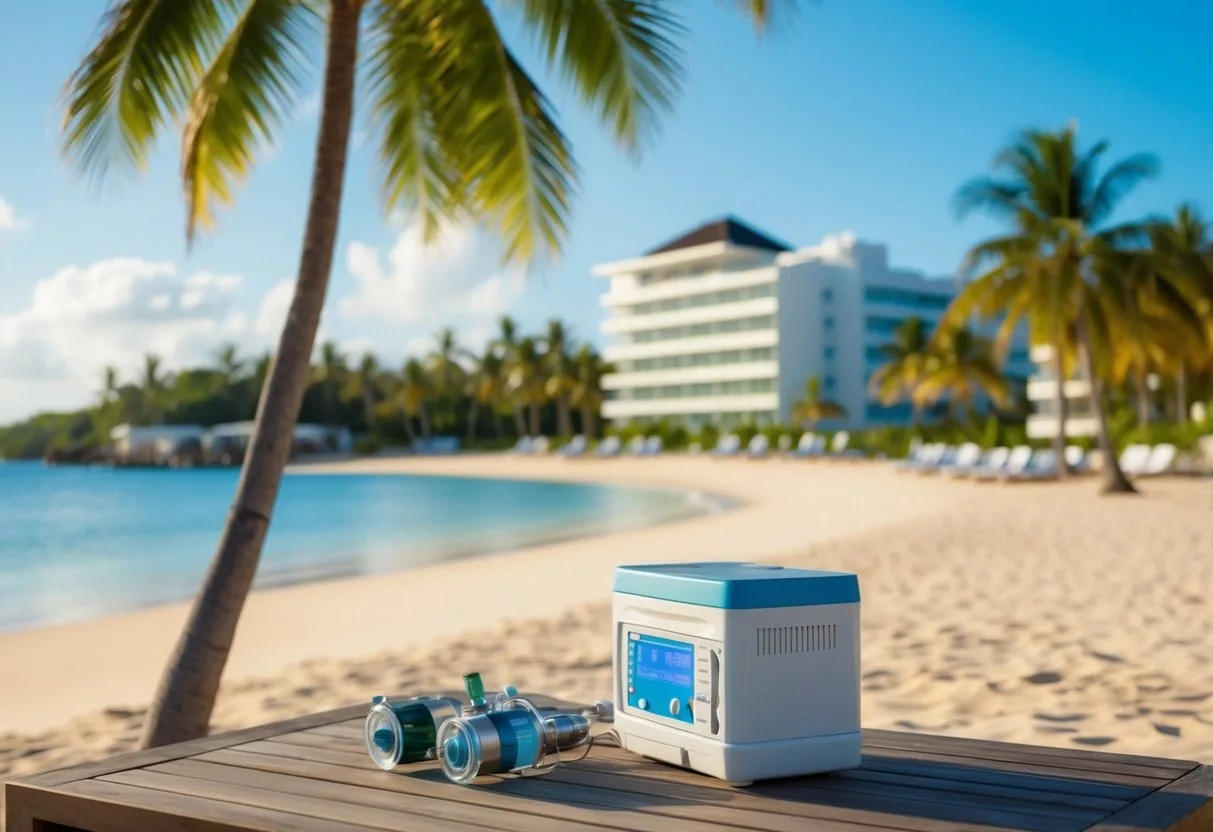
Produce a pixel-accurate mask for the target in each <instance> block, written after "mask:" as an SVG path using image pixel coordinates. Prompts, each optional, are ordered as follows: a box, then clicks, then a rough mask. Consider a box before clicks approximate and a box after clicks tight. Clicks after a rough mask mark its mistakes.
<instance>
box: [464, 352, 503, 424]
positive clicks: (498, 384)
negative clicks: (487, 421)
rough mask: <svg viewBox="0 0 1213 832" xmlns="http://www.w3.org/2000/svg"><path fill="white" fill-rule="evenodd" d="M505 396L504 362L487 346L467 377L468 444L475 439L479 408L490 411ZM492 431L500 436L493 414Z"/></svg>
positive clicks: (496, 420) (495, 416)
mask: <svg viewBox="0 0 1213 832" xmlns="http://www.w3.org/2000/svg"><path fill="white" fill-rule="evenodd" d="M504 394H505V361H504V359H502V357H501V355H500V354H499V353H498V351H497V350H495V349H493V347H492V346H491V345H490V346H487V347H485V349H484V352H483V353H481V355H480V357H479V358H477V359H476V362H475V363H474V364H473V365H472V369H471V372H470V373H468V377H467V395H468V399H470V404H469V405H468V442H472V441H474V440H475V438H476V416H477V413H478V410H479V408H480V407H489V408H490V409H491V408H492V407H493V405H495V404H496V403H497V402H498V401H500V400H501V398H502V396H503V395H504ZM493 429H494V430H495V431H496V433H497V436H501V422H500V421H499V420H498V418H497V413H496V412H495V411H494V412H493Z"/></svg>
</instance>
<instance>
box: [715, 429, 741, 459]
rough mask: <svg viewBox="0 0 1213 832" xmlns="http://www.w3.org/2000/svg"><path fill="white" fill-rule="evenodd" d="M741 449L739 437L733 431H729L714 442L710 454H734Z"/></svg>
mask: <svg viewBox="0 0 1213 832" xmlns="http://www.w3.org/2000/svg"><path fill="white" fill-rule="evenodd" d="M740 451H741V437H739V436H738V435H737V434H735V433H729V434H726V435H724V436H722V437H720V439H719V440H717V442H716V447H715V448H713V449H712V456H736V455H737V454H738V453H740Z"/></svg>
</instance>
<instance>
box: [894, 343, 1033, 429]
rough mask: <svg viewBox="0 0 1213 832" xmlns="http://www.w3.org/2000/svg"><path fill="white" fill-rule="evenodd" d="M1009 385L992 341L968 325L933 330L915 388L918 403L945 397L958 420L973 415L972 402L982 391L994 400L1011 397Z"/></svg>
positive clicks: (999, 401)
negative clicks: (928, 351)
mask: <svg viewBox="0 0 1213 832" xmlns="http://www.w3.org/2000/svg"><path fill="white" fill-rule="evenodd" d="M1010 392H1011V391H1010V386H1009V385H1008V384H1007V379H1006V377H1005V376H1004V375H1003V374H1002V371H1001V370H1000V369H999V366H998V359H997V357H996V355H995V352H994V345H993V343H992V342H991V341H990V340H989V339H988V338H983V337H981V336H979V335H975V334H974V333H973V331H972V330H970V329H968V328H967V327H962V326H961V327H956V326H946V327H941V328H940V329H939V330H937V331H936V333H935V336H934V338H933V339H932V344H931V351H930V353H929V355H928V357H927V360H926V362H925V366H924V367H923V371H922V375H921V377H920V378H919V380H918V384H917V386H916V387H915V389H914V400H915V402H916V403H917V404H918V405H919V406H920V407H922V406H927V405H932V404H935V403H937V402H939V401H942V400H943V399H947V400H948V401H949V402H950V403H951V405H952V407H953V414H954V416H955V417H956V419H957V420H962V421H963V420H969V419H971V418H972V412H973V403H974V401H975V400H976V399H977V398H978V396H981V395H985V396H987V397H989V398H990V400H991V401H993V402H994V403H995V404H998V405H1005V404H1007V403H1008V402H1009V401H1010Z"/></svg>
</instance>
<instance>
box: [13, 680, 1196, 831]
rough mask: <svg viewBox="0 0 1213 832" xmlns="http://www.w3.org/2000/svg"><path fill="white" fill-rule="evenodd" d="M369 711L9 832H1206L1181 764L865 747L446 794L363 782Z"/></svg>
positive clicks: (906, 737) (132, 773)
mask: <svg viewBox="0 0 1213 832" xmlns="http://www.w3.org/2000/svg"><path fill="white" fill-rule="evenodd" d="M537 699H538V697H537ZM366 710H367V706H365V705H357V706H353V707H350V708H343V709H341V710H337V711H330V712H328V713H323V714H315V715H312V716H307V717H302V718H300V719H293V720H289V721H287V722H280V723H276V724H274V725H263V726H258V727H256V728H249V729H247V730H244V731H235V732H232V733H227V734H218V735H215V736H211V737H207V738H205V739H201V740H196V741H193V742H188V743H181V744H179V745H173V746H165V747H163V748H157V749H153V750H151V751H146V752H138V753H134V754H126V755H122V756H118V757H114V758H111V759H108V760H103V761H100V762H96V763H89V764H87V765H82V766H77V767H75V768H70V769H64V770H62V771H55V772H50V773H46V774H41V775H37V776H34V777H29V778H26V779H24V780H20V781H14V782H11V783H9V784H8V785H7V786H6V791H5V796H6V804H7V813H8V814H7V818H8V832H34V831H35V830H36V831H37V832H72V830H89V832H128V830H137V832H160V830H174V832H184V830H196V831H197V832H220V830H223V832H230V831H231V830H283V831H284V832H286V831H287V830H290V832H318V831H319V830H326V831H327V832H332V831H333V830H346V829H348V830H354V832H359V830H372V829H373V830H426V831H427V832H429V830H434V832H447V830H452V831H453V830H465V829H471V830H476V829H494V830H516V832H541V830H551V829H561V830H564V829H567V830H575V829H585V830H591V832H596V831H597V830H606V829H630V830H647V831H648V832H710V831H711V830H719V829H751V830H763V832H779V831H780V830H783V832H810V831H811V830H823V832H861V830H876V829H879V830H890V829H909V830H981V829H987V830H991V829H992V830H1011V829H1023V830H1029V829H1030V830H1047V831H1049V832H1052V830H1056V832H1061V831H1062V830H1076V829H1092V828H1093V829H1098V830H1103V832H1112V830H1117V832H1124V831H1125V830H1143V829H1148V830H1163V829H1166V830H1185V832H1188V831H1189V830H1213V767H1211V766H1201V765H1199V764H1197V763H1194V762H1184V761H1179V760H1165V759H1157V758H1152V757H1137V756H1128V755H1123V754H1106V753H1101V752H1095V751H1085V750H1079V749H1055V748H1038V747H1035V746H1029V745H1015V744H1010V743H997V742H985V741H979V740H967V739H953V738H947V737H933V736H925V735H921V734H910V733H901V732H895V731H868V732H865V735H864V760H863V765H862V767H861V768H859V769H857V770H854V771H847V772H840V773H837V774H830V775H820V776H815V777H801V778H796V779H791V780H782V781H776V782H768V783H760V784H756V785H754V786H751V787H749V788H746V789H737V788H732V787H730V786H728V785H726V784H724V783H721V782H719V781H716V780H713V779H711V778H708V777H704V776H701V775H698V774H695V773H693V772H688V771H682V770H679V769H676V768H672V767H669V766H665V765H661V764H658V763H653V762H650V761H647V760H644V759H641V758H639V757H636V756H634V755H631V754H628V753H626V752H624V751H621V750H619V749H617V748H610V747H602V746H598V745H596V746H594V748H593V749H592V751H591V753H590V755H589V757H588V758H586V759H585V760H583V761H581V762H577V763H570V764H566V765H562V766H560V767H559V768H557V769H556V770H555V771H553V772H552V773H550V774H548V775H546V776H542V777H531V778H518V777H512V778H504V779H498V778H482V781H483V785H479V784H478V785H474V786H457V785H454V784H452V783H449V782H447V781H446V780H445V779H444V778H443V776H442V773H441V772H440V771H438V770H437V769H436V767H435V766H434V765H432V764H423V765H420V766H416V767H412V768H405V769H402V770H397V771H396V772H390V773H389V772H383V771H380V770H378V769H377V768H375V767H374V766H373V765H372V764H371V762H370V760H369V759H368V758H367V755H366V751H365V749H364V747H363V743H362V720H363V717H364V716H365V714H366Z"/></svg>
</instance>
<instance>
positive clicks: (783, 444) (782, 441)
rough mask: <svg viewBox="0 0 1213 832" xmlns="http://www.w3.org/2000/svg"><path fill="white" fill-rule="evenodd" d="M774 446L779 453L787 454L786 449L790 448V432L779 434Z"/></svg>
mask: <svg viewBox="0 0 1213 832" xmlns="http://www.w3.org/2000/svg"><path fill="white" fill-rule="evenodd" d="M775 447H776V448H778V449H779V453H780V454H782V455H783V456H787V455H788V451H790V450H792V436H791V434H787V433H784V434H780V436H779V441H778V442H776V443H775Z"/></svg>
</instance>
